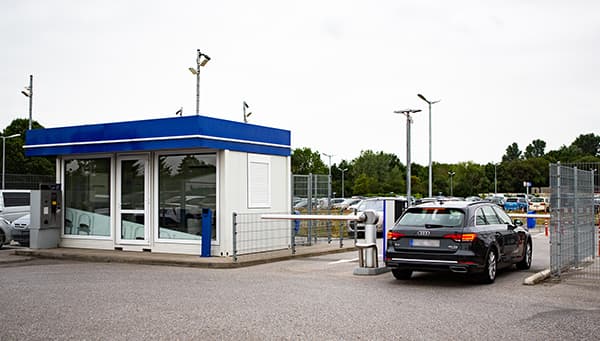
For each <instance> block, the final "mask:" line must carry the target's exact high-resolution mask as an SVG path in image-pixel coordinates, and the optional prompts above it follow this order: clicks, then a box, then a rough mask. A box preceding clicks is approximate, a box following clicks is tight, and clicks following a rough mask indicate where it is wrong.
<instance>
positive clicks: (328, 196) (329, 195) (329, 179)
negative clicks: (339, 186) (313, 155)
mask: <svg viewBox="0 0 600 341" xmlns="http://www.w3.org/2000/svg"><path fill="white" fill-rule="evenodd" d="M321 154H323V155H324V156H327V157H328V158H329V176H328V177H327V207H328V208H331V157H332V156H333V155H330V154H325V153H321Z"/></svg>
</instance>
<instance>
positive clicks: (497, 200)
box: [485, 195, 504, 208]
mask: <svg viewBox="0 0 600 341" xmlns="http://www.w3.org/2000/svg"><path fill="white" fill-rule="evenodd" d="M485 201H489V202H491V203H494V204H496V205H498V206H500V207H502V208H504V198H503V197H500V196H495V195H492V196H489V197H486V198H485Z"/></svg>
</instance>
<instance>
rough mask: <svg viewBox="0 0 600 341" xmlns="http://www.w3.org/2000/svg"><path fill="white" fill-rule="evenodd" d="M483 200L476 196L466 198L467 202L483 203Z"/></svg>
mask: <svg viewBox="0 0 600 341" xmlns="http://www.w3.org/2000/svg"><path fill="white" fill-rule="evenodd" d="M481 200H482V199H481V197H479V196H476V195H473V196H470V197H466V198H465V201H481Z"/></svg>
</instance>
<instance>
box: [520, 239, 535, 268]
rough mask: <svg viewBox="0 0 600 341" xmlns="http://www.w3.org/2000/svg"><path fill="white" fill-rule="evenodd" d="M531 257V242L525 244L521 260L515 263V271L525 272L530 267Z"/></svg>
mask: <svg viewBox="0 0 600 341" xmlns="http://www.w3.org/2000/svg"><path fill="white" fill-rule="evenodd" d="M532 256H533V248H532V247H531V241H527V243H525V250H523V259H522V260H521V261H520V262H518V263H517V269H519V270H527V269H529V268H530V267H531V258H532Z"/></svg>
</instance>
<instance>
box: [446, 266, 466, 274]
mask: <svg viewBox="0 0 600 341" xmlns="http://www.w3.org/2000/svg"><path fill="white" fill-rule="evenodd" d="M450 271H452V272H456V273H461V274H466V273H467V268H466V267H464V266H451V267H450Z"/></svg>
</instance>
